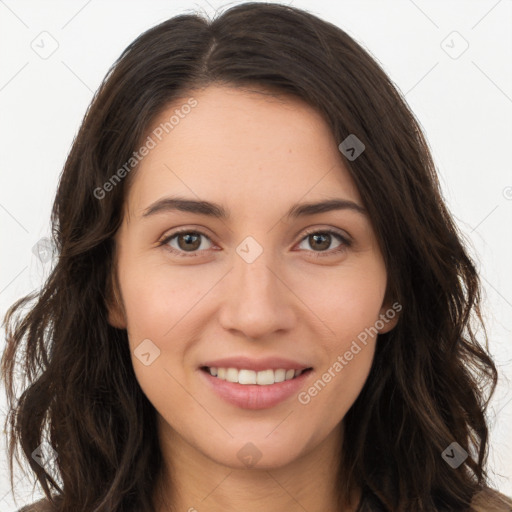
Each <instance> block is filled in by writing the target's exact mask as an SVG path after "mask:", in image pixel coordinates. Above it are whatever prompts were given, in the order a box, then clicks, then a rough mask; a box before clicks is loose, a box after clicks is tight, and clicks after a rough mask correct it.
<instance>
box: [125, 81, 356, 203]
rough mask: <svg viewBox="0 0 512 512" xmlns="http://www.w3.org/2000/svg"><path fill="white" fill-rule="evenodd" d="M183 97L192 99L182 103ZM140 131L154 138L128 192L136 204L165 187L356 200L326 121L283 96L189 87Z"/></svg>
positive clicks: (223, 198) (202, 193)
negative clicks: (148, 125) (192, 100)
mask: <svg viewBox="0 0 512 512" xmlns="http://www.w3.org/2000/svg"><path fill="white" fill-rule="evenodd" d="M189 98H194V100H195V101H196V104H195V106H194V107H192V108H188V107H187V108H183V106H184V105H188V104H189V103H187V101H188V99H189ZM173 116H174V117H173ZM171 117H172V118H173V119H172V124H171V122H170V120H171ZM155 133H159V134H160V140H159V138H158V137H156V136H155V135H154V134H155ZM148 135H149V136H150V137H152V138H153V140H154V141H155V145H154V147H153V148H152V149H151V150H150V151H149V153H148V154H147V156H145V157H144V158H143V159H142V160H141V162H140V164H139V166H138V169H137V172H136V174H135V176H134V181H133V183H132V186H131V192H130V196H131V197H130V198H129V201H130V202H131V203H134V202H135V204H132V208H135V209H136V210H139V209H140V208H143V207H144V206H147V204H148V203H149V202H150V201H153V200H155V199H157V198H159V197H162V196H164V195H165V194H167V193H171V192H172V193H183V194H186V195H191V194H193V195H196V196H197V197H199V198H201V199H202V198H205V199H213V200H217V201H219V202H224V203H226V204H227V203H229V204H233V203H236V202H238V203H240V204H243V205H244V206H245V207H246V208H247V207H248V206H250V205H251V204H252V205H254V206H256V205H258V207H261V206H263V205H270V203H274V202H275V203H279V204H281V203H291V202H296V201H297V200H299V199H301V198H305V199H307V198H323V197H326V196H329V197H332V196H333V194H335V195H336V194H337V195H338V196H342V197H344V198H347V199H352V200H354V201H357V202H360V198H359V194H358V191H357V188H356V186H355V184H354V182H353V180H352V178H351V177H350V175H349V173H348V171H347V170H346V168H345V167H344V164H343V160H342V158H341V155H340V153H339V150H338V143H337V141H336V140H335V139H334V136H333V134H332V133H331V131H330V128H329V126H328V125H327V123H326V122H325V120H324V119H323V117H322V116H321V114H320V113H319V112H317V111H316V110H315V109H314V108H313V107H311V106H309V105H308V104H306V103H305V102H303V101H301V100H300V99H297V98H294V97H291V96H280V97H277V98H276V97H273V96H269V95H265V94H260V93H258V92H257V91H247V90H242V89H237V88H232V87H226V86H209V87H207V88H205V89H200V90H193V91H190V92H189V94H187V95H185V96H183V97H182V98H180V99H177V100H175V101H174V102H173V103H172V104H171V105H168V106H167V107H166V108H165V109H164V110H163V111H162V112H160V114H159V115H158V116H157V117H156V118H155V120H154V122H153V123H152V125H151V127H150V129H149V130H148Z"/></svg>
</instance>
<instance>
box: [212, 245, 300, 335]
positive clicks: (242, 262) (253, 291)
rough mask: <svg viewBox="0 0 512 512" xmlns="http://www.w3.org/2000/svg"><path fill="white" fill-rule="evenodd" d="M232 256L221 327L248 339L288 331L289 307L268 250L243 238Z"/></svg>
mask: <svg viewBox="0 0 512 512" xmlns="http://www.w3.org/2000/svg"><path fill="white" fill-rule="evenodd" d="M236 253H237V254H235V255H234V261H233V266H234V268H233V271H232V272H231V276H230V279H229V291H228V299H227V301H226V302H225V303H224V310H223V314H222V319H223V324H224V327H225V328H229V329H237V330H239V331H242V332H244V334H245V336H247V337H251V338H259V337H263V336H265V335H266V334H267V333H271V332H272V331H275V330H280V329H289V328H290V327H291V326H292V323H293V318H294V315H293V311H292V305H291V303H290V301H289V294H288V293H287V287H286V286H285V285H284V283H283V282H282V281H284V279H283V277H281V276H280V275H279V269H278V268H276V267H278V266H277V265H276V264H275V259H274V258H273V252H272V250H271V249H265V248H264V247H263V246H262V245H261V244H260V243H259V242H258V241H256V239H255V238H253V237H247V238H246V239H244V240H243V241H242V242H241V243H240V244H239V245H238V247H237V248H236Z"/></svg>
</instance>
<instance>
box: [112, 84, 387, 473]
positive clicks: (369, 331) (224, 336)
mask: <svg viewBox="0 0 512 512" xmlns="http://www.w3.org/2000/svg"><path fill="white" fill-rule="evenodd" d="M190 96H193V97H194V98H195V100H196V101H197V104H196V105H195V106H194V107H193V108H191V109H188V108H187V109H181V110H180V108H181V106H182V105H184V104H186V102H187V99H188V98H189V97H190ZM176 109H178V110H179V111H180V112H185V111H186V112H188V113H187V114H186V115H184V114H182V116H180V119H179V123H178V124H176V125H175V126H174V128H173V129H172V131H169V133H168V134H167V135H165V136H163V137H161V140H158V137H155V136H154V135H153V136H152V138H153V139H154V141H155V142H156V144H155V145H154V147H152V148H151V150H150V151H149V152H148V154H147V155H146V156H144V158H143V159H142V160H141V163H140V164H139V167H138V169H137V171H136V174H134V176H130V179H133V181H132V182H131V184H130V188H129V192H128V194H127V197H126V200H125V215H124V219H123V223H122V226H121V227H120V229H119V231H118V233H117V238H116V240H117V246H118V254H117V269H118V281H119V293H120V296H121V300H122V304H123V306H122V307H116V306H112V308H111V310H110V322H111V323H112V324H113V325H115V326H116V327H120V328H126V329H127V332H128V337H129V343H130V349H131V354H132V362H133V367H134V370H135V373H136V376H137V379H138V382H139V384H140V386H141V388H142V390H143V392H144V393H145V394H146V396H147V397H148V399H149V400H150V401H151V403H152V404H153V405H154V407H155V409H156V411H157V412H158V419H159V427H160V431H161V432H162V435H164V436H166V435H167V436H168V438H171V437H174V438H179V439H182V440H185V441H186V443H187V445H188V446H190V447H191V448H192V449H193V450H194V451H196V452H197V453H200V454H202V455H204V456H206V457H207V458H209V459H210V460H213V461H216V462H218V463H221V464H225V465H228V466H230V467H244V465H245V466H247V464H248V460H254V461H256V459H258V461H257V462H258V466H259V467H268V468H271V467H276V466H283V465H285V464H288V463H291V462H293V461H294V460H297V459H298V458H299V457H301V456H303V455H305V454H306V453H308V452H310V451H312V450H313V449H314V448H315V447H318V446H319V445H320V443H322V442H323V441H324V440H326V439H327V438H328V437H329V436H330V435H332V434H333V433H335V432H337V430H338V429H340V428H341V425H342V420H343V417H344V416H345V414H346V412H347V411H348V409H349V408H350V406H351V405H352V404H353V402H354V401H355V399H356V398H357V396H358V394H359V393H360V391H361V389H362V387H363V385H364V383H365V380H366V378H367V376H368V373H369V370H370V367H371V364H372V358H373V355H374V350H375V343H376V334H375V332H376V331H378V332H380V333H383V332H387V331H388V330H390V329H392V328H393V326H394V325H395V323H396V318H394V319H393V320H388V321H382V319H383V317H382V316H381V315H384V314H386V313H387V311H389V308H390V304H384V303H383V301H384V295H385V290H386V269H385V266H384V262H383V258H382V255H381V253H380V250H379V247H378V244H377V240H376V237H375V233H374V231H373V229H372V226H371V223H370V219H369V217H368V216H367V214H366V212H365V210H364V208H363V203H362V201H361V198H360V196H359V193H358V190H357V188H356V187H355V184H354V183H353V181H352V179H351V177H350V175H349V173H348V171H347V170H346V169H345V168H344V165H343V162H342V157H341V154H340V152H339V150H338V144H339V142H340V141H336V140H335V139H334V137H333V136H332V134H331V133H330V131H329V127H328V126H327V124H326V123H325V121H324V119H323V118H322V117H321V116H320V114H318V113H317V112H316V111H315V110H314V109H312V108H311V107H309V106H307V105H306V104H304V103H302V102H300V101H299V100H296V99H292V98H289V97H282V98H280V99H276V98H272V97H268V96H264V95H261V94H257V93H255V92H246V91H243V90H240V89H233V88H227V87H220V86H218V87H217V86H215V87H214V86H210V87H208V88H206V89H203V90H198V91H193V92H191V94H190V95H189V96H187V97H186V98H184V99H183V100H182V101H178V102H176V103H175V104H173V105H172V107H170V108H168V109H166V110H165V112H162V113H161V115H160V116H159V118H158V119H156V121H155V123H154V126H152V127H151V132H150V135H151V133H153V134H154V133H160V132H161V129H160V131H153V130H158V127H159V126H161V123H165V122H166V121H168V120H169V118H170V117H171V116H172V115H173V114H174V113H175V110H176ZM164 133H165V132H164ZM150 145H151V146H152V145H153V144H150ZM177 198H179V199H181V200H186V201H187V202H185V203H181V206H180V205H179V204H178V203H177V202H173V201H172V199H174V200H176V199H177ZM326 201H331V202H330V203H329V204H330V207H325V206H324V207H323V208H322V207H317V208H314V207H310V208H305V207H304V205H312V204H316V203H322V202H326ZM193 202H201V203H199V204H197V203H195V204H194V203H193ZM206 203H214V204H215V205H216V206H215V207H212V206H211V205H210V206H209V205H208V204H206ZM334 205H336V207H335V208H334ZM221 213H223V214H224V215H220V214H221ZM393 316H394V315H393ZM205 367H208V368H210V369H211V371H209V370H208V368H205ZM237 370H242V371H237ZM285 370H286V371H285ZM294 370H297V371H294ZM300 370H303V371H302V372H300ZM212 373H213V374H215V373H216V374H217V376H214V375H211V374H212ZM296 374H297V376H295V375H296ZM292 376H293V378H291V377H292ZM225 378H227V380H224V379H225ZM283 379H285V380H284V381H283ZM237 380H240V382H236V381H237ZM230 381H234V382H230ZM272 382H274V383H272ZM246 383H247V384H246ZM248 457H249V458H248Z"/></svg>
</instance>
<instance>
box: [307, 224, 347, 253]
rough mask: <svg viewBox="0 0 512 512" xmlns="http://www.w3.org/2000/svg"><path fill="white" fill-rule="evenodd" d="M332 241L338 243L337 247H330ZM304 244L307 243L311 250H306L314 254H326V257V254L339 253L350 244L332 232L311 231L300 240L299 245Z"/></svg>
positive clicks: (338, 234)
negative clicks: (334, 240)
mask: <svg viewBox="0 0 512 512" xmlns="http://www.w3.org/2000/svg"><path fill="white" fill-rule="evenodd" d="M333 239H336V240H338V242H339V243H338V245H337V246H335V247H334V248H332V247H331V244H332V242H333ZM305 242H307V243H308V245H309V247H310V248H311V249H308V248H306V250H309V251H310V252H311V251H312V252H316V253H322V252H326V253H327V254H326V256H327V255H328V254H333V253H336V252H339V251H341V250H343V249H345V248H347V247H349V246H350V242H349V241H348V240H347V239H346V238H345V237H344V236H342V235H341V234H340V233H337V232H336V231H332V230H327V231H312V232H310V233H307V234H306V236H305V237H304V238H303V239H302V241H301V244H303V243H305Z"/></svg>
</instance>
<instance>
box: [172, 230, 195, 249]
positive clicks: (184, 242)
mask: <svg viewBox="0 0 512 512" xmlns="http://www.w3.org/2000/svg"><path fill="white" fill-rule="evenodd" d="M176 240H177V241H178V246H179V248H180V249H183V250H184V251H195V250H196V249H199V247H200V245H201V235H198V234H197V233H184V234H182V233H180V234H179V235H177V238H176Z"/></svg>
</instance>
